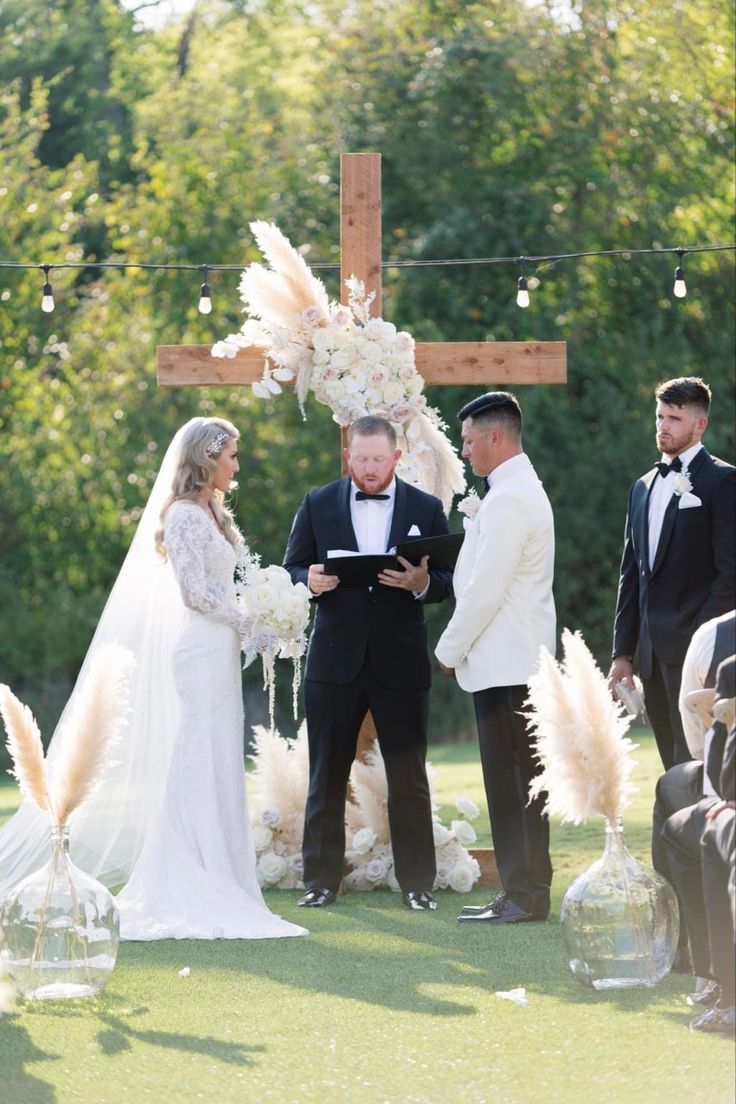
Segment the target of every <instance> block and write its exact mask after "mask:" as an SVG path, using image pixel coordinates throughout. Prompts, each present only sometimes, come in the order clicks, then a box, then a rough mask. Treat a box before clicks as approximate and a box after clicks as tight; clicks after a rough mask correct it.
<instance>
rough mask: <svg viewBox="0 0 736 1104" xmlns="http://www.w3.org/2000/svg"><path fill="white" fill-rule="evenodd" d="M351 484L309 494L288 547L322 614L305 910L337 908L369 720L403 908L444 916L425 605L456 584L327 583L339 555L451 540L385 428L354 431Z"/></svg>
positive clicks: (440, 574) (420, 573)
mask: <svg viewBox="0 0 736 1104" xmlns="http://www.w3.org/2000/svg"><path fill="white" fill-rule="evenodd" d="M347 440H348V447H347V449H345V458H346V460H347V465H348V470H349V472H350V476H349V477H348V478H345V479H340V480H338V481H337V482H335V483H330V484H328V485H327V486H326V487H320V488H318V489H317V490H315V491H310V492H309V494H307V496H306V497H305V499H304V501H303V502H302V504H301V506H300V507H299V510H298V512H297V515H296V517H295V519H294V525H293V527H292V530H291V535H290V537H289V543H288V546H287V549H286V555H285V557H284V567H286V569H287V570H288V571H289V573H290V575H291V577H292V579H293V581H294V582H295V583H296V582H302V583H306V584H307V586H308V587H309V589H310V590H311V592H312V594H313V596H314V601H315V603H316V606H317V612H316V617H315V621H314V629H313V631H312V635H311V637H310V641H309V652H308V655H307V666H306V676H305V684H304V699H305V707H306V718H307V729H308V739H309V796H308V798H307V807H306V811H305V817H304V843H303V849H302V851H303V858H304V884H305V887H306V891H307V892H306V893H305V895H304V896H303V897H302V899H301V900H300V901H299V904H300V905H301V906H302V907H305V908H321V907H323V906H324V905H329V904H331V903H332V902H333V901H334V900H335V897H336V895H337V891H338V888H339V885H340V882H341V880H342V875H343V862H344V858H345V795H346V789H347V784H348V778H349V775H350V767H351V765H352V762H353V759H354V757H355V749H356V744H357V739H358V732H359V730H360V726H361V723H362V721H363V718H364V717H365V715H366V713H367V712H368V711H369V710H370V712H371V713H372V715H373V719H374V721H375V724H376V732H377V734H378V743H379V745H380V748H381V754H382V756H383V760H384V763H385V766H386V778H387V781H388V816H389V824H390V828H391V846H392V849H393V854H394V868H395V871H396V877H397V879H398V882H399V885H400V886H401V889H402V892H403V900H404V904H405V905H406V907H407V908H410V909H412V910H415V911H424V910H427V909H434V908H436V902H435V900H434V898H433V897H432V893H431V890H432V886H433V884H434V878H435V850H434V839H433V832H432V808H431V803H430V796H429V785H428V782H427V774H426V768H425V756H426V749H427V713H428V705H429V684H430V662H429V656H428V653H427V637H426V628H425V624H424V603H425V602H441V601H442V600H443V599H444V598H446V597H448V595H449V594H450V592H451V589H452V572H451V571H448V570H432V569H431V568H428V557H426V556H425V557H424V558H423V560H422V563H421V564H420V565H419V566H418V567H413V566H412V565H411V564H410V563H409V562H408V561H407V560H404V559H401V563H402V564H403V566H404V571H392V570H386V571H384V572H382V573H381V574H380V575H378V576H377V577H376V583H375V586H371V587H367V586H366V587H347V586H345V585H344V584H341V583H340V582H339V580H338V578H337V576H336V575H330V574H328V573H327V572H326V571H325V569H324V565H325V561H326V560H327V557H328V552H330V550H338V549H344V550H350V551H353V552H361V553H364V554H376V553H383V552H386V550H387V549H389V548H391V547H393V546H394V545H397V544H399V543H400V542H401V541H403V540H405V539H406V538H407V537H408V536H410V535H411V536H422V537H431V536H440V535H443V534H446V533H447V532H448V526H447V522H446V520H445V516H444V514H443V512H442V504H441V502H440V501H439V499H437V498H435V497H434V496H433V495H429V494H426V493H425V492H424V491H420V490H419V489H418V488H417V487H413V486H411V485H410V484H408V483H404V482H403V481H402V480H401V479H397V478H396V475H395V474H394V473H395V468H396V464H397V462H398V460H399V457H400V456H401V452H400V451H399V450H398V449H397V447H396V433H395V431H394V428H393V426H392V425H391V423H390V422H388V421H387V420H386V419H385V418H379V417H373V416H368V417H365V418H360V419H358V421H356V422H354V423H353V424H352V425H351V426H350V428H349V429H348V436H347Z"/></svg>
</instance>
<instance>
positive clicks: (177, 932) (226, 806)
mask: <svg viewBox="0 0 736 1104" xmlns="http://www.w3.org/2000/svg"><path fill="white" fill-rule="evenodd" d="M164 541H165V544H166V549H167V552H168V557H169V561H170V563H171V566H172V568H173V571H174V574H175V576H176V579H177V582H178V584H179V588H180V591H181V595H182V598H183V600H184V604H185V606H186V607H187V611H188V615H187V618H186V621H185V623H184V628H183V631H182V633H181V635H180V637H179V640H178V643H177V645H176V647H175V651H174V657H173V673H174V683H175V686H176V690H177V695H178V709H179V714H178V718H177V723H176V737H175V740H174V746H173V749H172V753H171V760H170V763H169V770H168V776H167V780H166V786H165V790H164V796H163V804H162V806H161V809H160V812H159V815H158V821H157V824H156V825H155V826H154V827H153V830H152V831H150V832H149V833H148V835H147V839H146V841H145V843H144V846H143V850H142V851H141V854H140V856H139V858H138V860H137V862H136V864H135V866H134V867H133V870H132V873H131V876H130V879H129V881H128V883H127V885H126V886H125V888H124V889H123V890H122V891H121V893H120V894H118V897H117V904H118V908H119V910H120V936H121V939H128V940H149V939H218V938H221V939H268V938H273V937H279V936H291V935H306V934H307V932H306V930H305V929H304V928H301V927H298V926H296V925H294V924H290V923H287V921H285V920H282V919H281V918H280V917H279V916H276V915H274V913H272V912H270V911H269V909H268V908H267V907H266V904H265V902H264V900H263V897H262V896H261V891H260V888H259V886H258V882H257V879H256V872H255V848H254V846H253V840H252V837H251V831H250V825H249V823H248V812H247V805H246V793H245V779H244V774H243V726H244V718H243V702H242V693H241V682H240V638H239V632H240V631H242V630H243V629H244V627H245V625H244V619H243V616H242V614H241V613H239V611H238V610H237V608H236V604H235V587H234V582H233V572H234V568H235V562H236V553H235V549H234V548H233V546H232V545H231V544H230V542H229V541H228V540H226V538H225V537H224V536H223V535H222V533H221V532H220V531H219V529H218V528H217V526H216V525H215V523H214V520H211V519H210V518H209V516H208V514H207V513H206V512H205V510H204V509H202V507H200V506H197V505H196V504H194V503H191V502H186V501H180V502H176V503H174V505H173V506H172V507H171V508H170V509H169V512H168V514H167V517H166V523H165V528H164Z"/></svg>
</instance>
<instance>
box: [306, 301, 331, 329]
mask: <svg viewBox="0 0 736 1104" xmlns="http://www.w3.org/2000/svg"><path fill="white" fill-rule="evenodd" d="M302 321H304V322H306V324H307V325H308V326H319V324H320V322H325V321H326V318H325V312H324V311H323V310H322V308H321V307H318V306H316V305H312V306H311V307H307V308H306V309H305V310H303V311H302Z"/></svg>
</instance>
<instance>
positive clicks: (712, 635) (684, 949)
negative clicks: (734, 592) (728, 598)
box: [652, 610, 736, 972]
mask: <svg viewBox="0 0 736 1104" xmlns="http://www.w3.org/2000/svg"><path fill="white" fill-rule="evenodd" d="M734 652H736V611H734V610H732V611H731V612H730V613H725V614H723V615H722V616H720V617H714V618H712V620H710V621H706V622H705V624H703V625H701V626H700V628H699V629H697V630H696V632H695V633H694V634H693V638H692V640H691V641H690V645H689V647H688V650H687V653H686V655H685V661H684V664H683V667H682V682H681V690H680V712H681V714H682V724H683V729H684V732H685V739H686V741H687V746H688V750H689V752H690V754H691V755H692V760H690V761H689V762H686V763H677V764H676V765H675V766H674V767H670V769H669V770H667V771H665V773H664V774H663V775H662V776H661V777H660V779H659V781H658V782H657V790H656V798H655V802H654V814H653V824H652V865H653V866H654V869H655V870H657V871H658V872H659V873H660V874H661V875H662V876H663V877H664V878H666V879H667V881H668V882H670V883H671V884H673V885H674V884H675V881H674V878H673V876H672V872H671V870H670V869H669V865H668V859H667V852H666V850H665V847H664V845H663V842H662V828H663V827H664V824H665V823H666V821H667V820H668V818H669V817H671V816H672V815H673V814H674V813H676V812H679V811H680V810H682V809H686V808H688V807H690V806H693V805H695V804H697V803H698V802H699V801H700V799H701V798H702V797H704V796H711V797H712V796H713V788H712V786H710V784H709V782H708V780H707V778H704V775H703V760H704V741H705V736H706V733H707V732H708V731H709V728H710V717H709V716H708V714H707V711H705V712H704V711H703V710H702V708H701V709H697V708H695V709H693V708H688V706H687V699H688V695H690V694H692V692H693V691H696V690H702V689H704V688H711V687H714V686H715V676H716V670H717V668H718V665H719V663H721V662H722V661H723V660H724V659H726V658H727V657H728V656H731V655H733V654H734ZM703 814H704V811H703ZM701 828H702V826H701ZM694 830H696V831H697V829H694ZM697 838H698V839H699V838H700V835H699V833H698V835H697ZM691 966H692V963H691V961H690V955H689V953H688V944H687V924H686V921H685V918H684V916H683V911H682V903H680V945H679V948H678V952H677V956H676V959H675V964H674V966H673V969H675V970H679V971H684V972H689V971H690V969H691ZM696 972H697V971H696Z"/></svg>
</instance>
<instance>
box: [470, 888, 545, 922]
mask: <svg viewBox="0 0 736 1104" xmlns="http://www.w3.org/2000/svg"><path fill="white" fill-rule="evenodd" d="M546 919H547V918H546V916H535V915H534V914H533V913H531V912H527V911H526V910H525V909H523V908H521V907H520V906H519V905H517V904H516V902H515V901H512V900H511V898H510V897H507V896H506V894H505V893H501V894H499V896H498V897H497V898H496V900H495V901H491V903H490V905H487V906H486V908H484V909H483V910H482V911H481V912H470V913H468V912H462V913H461V914H460V915H459V916H458V921H459V923H461V924H524V923H528V922H529V921H531V920H546Z"/></svg>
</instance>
